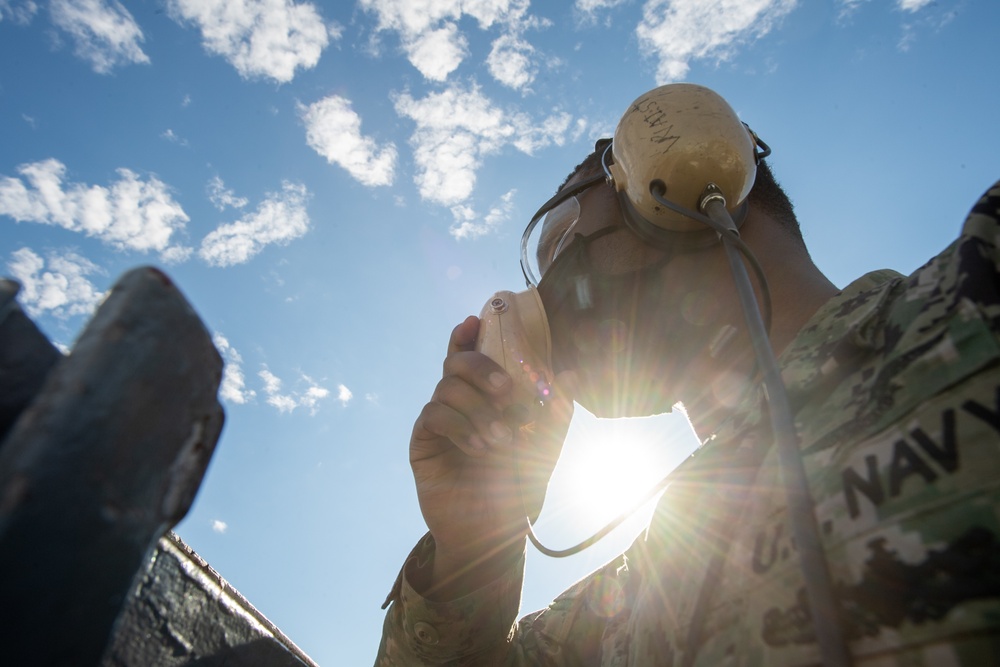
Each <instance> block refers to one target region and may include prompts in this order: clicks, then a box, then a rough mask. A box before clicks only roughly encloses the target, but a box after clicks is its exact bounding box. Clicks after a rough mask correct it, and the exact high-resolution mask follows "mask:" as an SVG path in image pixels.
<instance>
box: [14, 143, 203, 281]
mask: <svg viewBox="0 0 1000 667" xmlns="http://www.w3.org/2000/svg"><path fill="white" fill-rule="evenodd" d="M17 171H18V173H19V174H20V176H21V178H13V177H10V176H0V215H7V216H10V217H12V218H14V220H17V221H18V222H37V223H41V224H45V225H56V226H59V227H62V228H64V229H68V230H70V231H74V232H79V233H81V234H84V235H86V236H89V237H92V238H96V239H98V240H100V241H101V242H103V243H105V244H107V245H109V246H111V247H112V248H115V249H116V250H133V251H138V252H150V251H155V252H159V253H160V257H161V259H163V260H164V261H167V262H171V261H180V260H183V259H186V257H187V254H188V252H189V251H188V249H187V248H185V247H183V246H181V245H177V244H176V243H174V236H175V234H178V233H180V232H183V231H184V228H185V225H186V224H187V222H188V216H187V214H186V213H185V212H184V209H182V208H181V206H180V204H178V203H177V202H176V201H174V199H173V196H172V194H171V192H170V188H168V187H167V186H166V185H165V184H164V183H163V182H162V181H160V180H159V179H158V178H156V177H155V176H149V177H148V178H146V179H143V178H141V177H140V176H139V175H138V174H136V173H135V172H133V171H131V170H129V169H124V168H122V169H118V180H117V181H115V182H113V183H111V184H110V185H109V186H107V187H105V186H102V185H84V184H82V183H66V182H65V175H66V165H64V164H63V163H62V162H60V161H59V160H56V159H54V158H50V159H48V160H42V161H40V162H32V163H29V164H22V165H20V166H19V167H18V168H17Z"/></svg>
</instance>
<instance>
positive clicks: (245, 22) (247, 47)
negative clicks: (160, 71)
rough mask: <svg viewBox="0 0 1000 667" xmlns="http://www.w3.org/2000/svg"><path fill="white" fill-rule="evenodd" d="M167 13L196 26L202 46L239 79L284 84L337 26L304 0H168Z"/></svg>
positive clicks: (315, 58)
mask: <svg viewBox="0 0 1000 667" xmlns="http://www.w3.org/2000/svg"><path fill="white" fill-rule="evenodd" d="M167 9H168V11H169V12H170V16H171V17H172V18H173V19H174V20H176V21H178V22H183V21H188V22H190V23H193V24H194V25H195V26H197V27H198V28H199V29H200V30H201V36H202V41H203V44H204V46H205V48H206V49H207V50H208V51H209V52H210V53H214V54H216V55H220V56H222V57H223V58H225V59H226V60H228V61H229V63H230V64H231V65H232V66H233V67H235V68H236V71H237V72H239V73H240V76H242V77H244V78H254V77H266V78H269V79H273V80H275V81H277V82H279V83H287V82H289V81H291V80H292V79H293V78H294V77H295V70H297V69H300V68H301V69H311V68H313V67H315V66H316V63H318V62H319V58H320V55H321V54H322V52H323V49H325V48H326V47H327V45H328V44H329V43H330V38H331V37H333V38H334V39H338V38H339V37H340V32H341V30H340V28H339V27H338V26H336V25H334V24H331V25H327V24H326V23H324V21H323V18H322V16H320V13H319V10H318V9H317V8H316V6H315V5H313V4H312V3H309V2H305V3H295V2H293V1H292V0H168V2H167Z"/></svg>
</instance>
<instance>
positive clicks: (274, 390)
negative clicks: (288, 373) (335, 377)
mask: <svg viewBox="0 0 1000 667" xmlns="http://www.w3.org/2000/svg"><path fill="white" fill-rule="evenodd" d="M257 375H258V376H259V377H260V379H261V380H263V381H264V393H265V394H266V395H267V403H268V405H271V406H273V407H275V408H277V409H278V412H281V413H285V412H292V411H294V410H295V409H296V408H299V407H303V408H306V409H308V410H309V414H311V415H314V414H316V411H317V409H318V405H319V402H320V401H321V400H323V399H324V398H327V397H328V396H329V395H330V390H329V389H327V388H325V387H322V386H320V385H319V384H318V383H317V382H316V381H315V380H313V379H312V378H311V377H309V376H308V375H304V374H303V375H302V376H301V378H300V382H299V384H300V385H304V386H305V389H303V390H301V391H292V392H287V393H282V391H281V387H282V384H283V383H282V381H281V379H280V378H279V377H278V376H276V375H275V374H274V373H272V372H271V371H269V370H268V369H267V367H266V366H265V367H264V368H263V369H261V371H260V372H259V373H258V374H257ZM341 386H342V387H343V385H341ZM345 389H346V387H345Z"/></svg>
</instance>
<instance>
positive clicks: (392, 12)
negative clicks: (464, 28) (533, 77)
mask: <svg viewBox="0 0 1000 667" xmlns="http://www.w3.org/2000/svg"><path fill="white" fill-rule="evenodd" d="M358 4H359V6H361V8H362V9H365V10H368V11H370V12H374V13H375V14H376V15H377V17H378V27H377V29H378V30H380V31H392V32H395V33H397V34H398V35H399V38H400V44H401V45H402V48H403V51H404V52H405V53H406V56H407V58H408V59H409V61H410V63H411V64H412V65H413V66H414V67H416V68H417V70H419V71H420V73H421V74H423V75H424V76H425V77H426V78H427V79H429V80H431V81H444V80H446V79H447V78H448V75H449V74H451V73H452V72H454V71H455V70H456V69H458V66H459V65H460V64H461V63H462V61H463V60H464V59H465V57H466V56H468V54H469V49H468V40H467V39H466V37H465V36H464V35H463V34H462V33H461V32H460V31H459V27H458V26H459V22H460V21H461V19H462V17H463V16H471V17H472V18H475V19H476V21H477V22H478V24H479V28H480V29H481V30H486V29H489V28H490V27H492V26H493V25H496V24H500V25H501V26H503V29H504V31H505V32H504V36H505V37H506V38H507V39H506V40H505V41H504V42H502V43H501V45H500V50H501V51H502V50H503V49H504V48H506V45H509V44H510V43H511V42H512V41H514V42H518V41H520V37H519V36H520V33H521V32H522V31H523V30H524V29H525V28H528V27H537V26H539V25H541V22H540V21H538V20H537V19H534V18H533V17H529V16H528V15H527V10H528V6H529V0H422V1H421V2H413V1H412V0H360V1H359V3H358ZM501 39H502V40H503V39H504V37H501ZM525 44H526V43H525ZM494 50H497V46H496V44H494ZM507 52H508V53H513V52H511V51H510V50H509V48H508V49H507ZM531 52H532V50H531V49H530V47H529V48H528V49H525V48H523V47H521V48H519V49H518V50H517V51H516V54H517V55H518V57H519V58H523V57H526V56H527V54H530V53H531ZM491 57H492V58H493V61H494V63H493V64H491V65H490V71H491V73H492V72H493V71H494V70H496V71H498V72H499V73H500V75H501V76H505V77H508V79H509V78H510V77H511V76H512V74H511V73H510V72H508V71H504V70H503V69H502V68H500V67H499V62H497V61H496V58H498V57H500V56H499V55H497V56H492V55H491ZM521 69H522V70H523V71H524V72H530V71H531V66H530V65H523V66H521ZM498 80H500V81H501V83H504V85H510V84H508V83H506V82H505V81H504V80H502V79H498Z"/></svg>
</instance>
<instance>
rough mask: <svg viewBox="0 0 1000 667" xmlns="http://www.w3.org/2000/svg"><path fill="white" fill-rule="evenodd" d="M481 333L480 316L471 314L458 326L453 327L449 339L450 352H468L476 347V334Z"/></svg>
mask: <svg viewBox="0 0 1000 667" xmlns="http://www.w3.org/2000/svg"><path fill="white" fill-rule="evenodd" d="M478 335H479V318H478V317H476V316H475V315H469V316H468V317H466V318H465V320H464V321H463V322H462V323H461V324H459V325H458V326H457V327H455V328H454V329H452V331H451V338H450V339H449V340H448V354H449V355H450V354H452V353H454V352H468V351H470V350H474V349H475V347H476V336H478Z"/></svg>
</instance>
